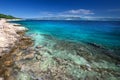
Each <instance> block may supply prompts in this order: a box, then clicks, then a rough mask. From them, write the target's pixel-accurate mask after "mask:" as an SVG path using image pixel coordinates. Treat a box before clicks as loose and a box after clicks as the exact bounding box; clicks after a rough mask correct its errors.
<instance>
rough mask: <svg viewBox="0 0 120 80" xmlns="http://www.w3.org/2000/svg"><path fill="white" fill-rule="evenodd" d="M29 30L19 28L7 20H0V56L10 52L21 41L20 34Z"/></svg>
mask: <svg viewBox="0 0 120 80" xmlns="http://www.w3.org/2000/svg"><path fill="white" fill-rule="evenodd" d="M26 30H27V29H26V28H25V27H22V26H19V25H18V26H17V25H14V24H11V23H8V22H7V21H6V19H1V20H0V56H2V55H4V51H8V52H9V50H10V48H12V47H13V46H14V45H15V42H16V41H18V40H19V38H20V35H19V34H18V32H22V31H26Z"/></svg>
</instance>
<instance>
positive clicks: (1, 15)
mask: <svg viewBox="0 0 120 80" xmlns="http://www.w3.org/2000/svg"><path fill="white" fill-rule="evenodd" d="M0 18H6V19H16V17H13V16H11V15H5V14H0Z"/></svg>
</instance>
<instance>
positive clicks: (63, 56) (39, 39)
mask: <svg viewBox="0 0 120 80" xmlns="http://www.w3.org/2000/svg"><path fill="white" fill-rule="evenodd" d="M15 23H19V24H21V25H23V26H25V27H27V28H28V29H29V31H28V32H27V33H26V35H28V36H31V37H32V39H34V42H35V45H34V49H35V50H36V52H35V54H34V55H35V56H34V59H31V60H22V61H23V62H22V61H20V62H21V63H25V64H26V68H25V70H23V71H22V72H21V73H20V75H18V76H19V77H20V78H22V76H24V75H25V73H27V74H29V75H30V76H32V77H33V78H35V79H39V78H40V79H41V78H42V79H43V80H59V79H58V78H60V80H87V79H88V80H120V77H119V75H120V67H119V65H120V63H119V62H120V57H119V56H116V55H120V22H119V21H55V20H54V21H52V20H25V21H15ZM27 53H28V52H27ZM38 62H39V63H38ZM27 65H31V66H27ZM31 70H32V71H31ZM31 72H32V73H31ZM23 73H24V74H23ZM49 73H50V75H48V74H49ZM54 74H56V75H54ZM45 75H46V76H48V78H49V77H52V79H46V77H45ZM51 75H52V76H51ZM25 76H26V75H25ZM56 76H57V79H55V78H56ZM21 80H22V79H21Z"/></svg>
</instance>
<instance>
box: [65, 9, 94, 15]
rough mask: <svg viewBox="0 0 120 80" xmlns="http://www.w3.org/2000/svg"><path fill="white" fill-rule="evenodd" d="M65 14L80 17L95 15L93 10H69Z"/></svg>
mask: <svg viewBox="0 0 120 80" xmlns="http://www.w3.org/2000/svg"><path fill="white" fill-rule="evenodd" d="M65 13H69V14H79V15H91V14H94V13H93V12H92V11H91V10H87V9H76V10H69V11H66V12H65Z"/></svg>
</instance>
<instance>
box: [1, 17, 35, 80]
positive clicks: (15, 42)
mask: <svg viewBox="0 0 120 80" xmlns="http://www.w3.org/2000/svg"><path fill="white" fill-rule="evenodd" d="M27 30H28V29H27V28H25V27H22V26H20V25H19V24H12V23H8V22H7V21H6V19H1V20H0V80H16V79H15V77H14V76H13V71H14V70H13V67H14V65H15V62H16V61H17V59H18V58H20V57H18V55H20V53H21V51H23V50H24V49H27V48H28V47H30V46H32V45H33V41H32V39H31V38H29V37H26V36H25V35H24V34H25V32H26V31H27ZM33 55H34V54H32V56H33ZM24 57H25V58H30V57H31V55H30V56H24Z"/></svg>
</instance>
